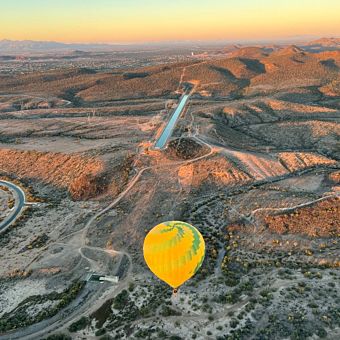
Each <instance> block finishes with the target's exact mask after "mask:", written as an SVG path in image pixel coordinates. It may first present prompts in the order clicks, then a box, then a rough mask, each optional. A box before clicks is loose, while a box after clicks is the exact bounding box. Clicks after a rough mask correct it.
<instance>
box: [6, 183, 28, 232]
mask: <svg viewBox="0 0 340 340" xmlns="http://www.w3.org/2000/svg"><path fill="white" fill-rule="evenodd" d="M0 185H2V186H5V187H7V188H8V189H9V190H11V191H12V192H13V193H14V195H15V196H16V197H15V205H14V207H13V211H12V212H11V214H10V215H9V216H8V217H7V218H5V220H3V221H2V222H1V223H0V234H1V233H3V232H5V231H6V230H7V229H8V227H10V226H11V225H12V223H14V222H15V221H16V219H17V218H18V217H19V216H20V214H21V212H22V210H23V208H24V206H25V204H26V197H25V193H24V192H23V190H22V189H21V188H19V187H18V186H17V185H15V184H13V183H11V182H7V181H0Z"/></svg>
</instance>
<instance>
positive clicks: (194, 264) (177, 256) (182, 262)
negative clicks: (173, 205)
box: [143, 221, 205, 289]
mask: <svg viewBox="0 0 340 340" xmlns="http://www.w3.org/2000/svg"><path fill="white" fill-rule="evenodd" d="M143 251H144V259H145V262H146V264H147V265H148V267H149V268H150V269H151V271H152V272H153V273H154V274H155V275H156V276H157V277H159V278H160V279H161V280H163V281H164V282H166V283H167V284H168V285H170V286H171V287H172V288H174V289H177V288H178V287H179V286H180V285H182V284H183V283H184V282H185V281H187V280H188V279H190V278H191V277H192V276H193V275H194V274H195V273H196V272H197V270H198V269H199V268H200V267H201V265H202V263H203V260H204V255H205V243H204V239H203V237H202V235H201V233H200V232H199V231H198V230H197V229H196V228H195V227H193V226H192V225H190V224H188V223H185V222H180V221H170V222H163V223H161V224H158V225H157V226H156V227H154V228H153V229H151V230H150V232H149V233H148V234H147V235H146V237H145V240H144V247H143Z"/></svg>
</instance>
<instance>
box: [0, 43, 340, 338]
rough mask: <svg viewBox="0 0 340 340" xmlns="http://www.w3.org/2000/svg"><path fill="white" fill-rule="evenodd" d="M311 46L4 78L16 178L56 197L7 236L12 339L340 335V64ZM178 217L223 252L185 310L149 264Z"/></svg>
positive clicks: (3, 250)
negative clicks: (182, 101) (151, 239)
mask: <svg viewBox="0 0 340 340" xmlns="http://www.w3.org/2000/svg"><path fill="white" fill-rule="evenodd" d="M317 44H319V43H317ZM311 46H312V45H308V46H307V45H306V46H302V47H301V46H285V47H279V46H267V47H259V46H256V47H244V48H243V47H241V48H239V47H237V46H234V47H233V48H232V50H231V51H229V50H228V51H227V52H226V51H224V50H221V51H214V54H211V55H210V54H206V55H205V56H204V58H203V57H195V58H194V57H192V56H191V57H190V56H186V57H185V58H184V59H185V62H184V61H181V60H182V59H179V61H178V60H177V59H176V58H175V57H174V59H171V60H170V59H164V58H163V57H162V58H160V57H159V56H158V55H157V56H150V60H151V61H149V64H147V63H146V62H145V60H144V59H143V60H141V61H140V66H139V67H138V66H136V64H135V61H136V59H138V56H136V55H134V56H133V62H132V61H131V63H130V64H129V63H128V62H127V60H125V61H124V62H122V64H119V65H116V64H114V65H111V66H112V67H113V68H112V69H110V68H108V67H105V68H102V69H101V68H95V69H91V68H72V69H71V68H70V69H68V68H65V64H62V65H60V67H55V65H58V62H59V61H58V60H55V61H53V67H52V66H50V67H48V66H46V70H41V69H39V70H37V71H36V72H22V73H17V74H16V76H15V77H10V76H6V75H2V76H0V175H1V176H6V177H7V178H8V179H9V180H12V181H16V183H17V185H19V186H20V187H22V188H23V189H24V190H26V191H27V192H29V193H30V200H31V201H32V202H33V200H34V199H36V200H37V201H39V203H38V204H35V205H29V206H28V207H27V208H26V209H25V211H24V213H23V215H22V216H21V217H20V218H19V219H18V220H17V221H15V223H14V224H13V225H12V226H11V227H10V228H9V229H8V230H7V231H6V233H4V234H3V235H1V239H0V258H1V263H2V265H1V267H0V288H1V289H0V316H1V320H0V334H1V335H0V337H1V338H3V339H9V338H11V339H39V338H46V337H47V336H49V335H52V334H59V333H62V334H65V335H70V336H71V337H72V338H74V339H82V338H86V339H98V338H100V337H102V336H103V335H106V336H108V337H107V339H110V338H111V337H112V338H119V339H136V338H143V339H163V338H165V337H166V336H167V337H169V338H170V337H171V338H172V339H225V338H228V339H247V340H248V339H287V338H288V337H290V336H294V338H295V339H317V338H322V337H323V338H330V339H332V338H337V335H338V333H339V332H338V330H339V327H340V324H339V320H340V318H339V313H338V305H339V297H338V294H337V293H338V291H339V288H340V287H339V282H340V280H339V265H340V263H339V256H340V253H339V242H338V237H339V232H340V230H339V226H340V224H339V221H338V215H339V214H338V212H339V190H340V189H339V159H340V153H339V145H338V139H339V134H340V131H339V112H340V106H339V104H338V100H339V96H340V92H339V86H338V83H337V82H338V76H339V68H340V57H339V53H340V52H339V51H337V50H334V51H326V52H325V51H323V50H322V49H321V50H320V48H318V49H317V50H313V51H311ZM313 46H314V45H313ZM318 46H319V45H318ZM96 58H99V59H100V58H101V57H96ZM105 58H107V56H105ZM105 60H107V59H105ZM160 60H161V61H162V62H163V63H161V61H160ZM164 60H165V61H164ZM93 62H94V63H95V64H96V63H98V64H100V65H102V64H101V62H102V60H97V59H96V60H94V61H93ZM105 62H106V61H105ZM0 63H1V62H0ZM116 63H118V61H116ZM125 65H134V66H125ZM0 66H1V65H0ZM39 67H40V66H39ZM21 69H22V68H21ZM113 69H114V71H112V70H113ZM108 70H110V71H108ZM13 72H15V70H13ZM185 91H187V93H189V92H190V93H191V97H190V101H189V104H188V105H187V107H186V109H185V110H184V111H183V113H182V115H181V117H180V118H179V120H178V123H177V125H176V128H175V129H174V131H173V134H172V138H171V140H170V142H169V143H168V146H167V148H166V149H165V150H156V149H154V147H153V146H154V143H155V141H156V139H157V136H159V135H160V133H161V132H162V129H163V128H164V126H165V125H166V122H167V121H168V119H169V117H170V116H171V114H172V112H173V109H174V107H175V106H176V104H177V102H178V98H179V96H180V95H181V94H182V93H184V92H185ZM10 198H11V197H10V196H9V193H8V192H6V191H4V190H3V189H2V188H0V219H1V218H3V217H4V216H5V215H6V214H8V211H9V200H10ZM166 220H183V221H187V222H188V223H191V224H193V225H194V226H196V227H197V228H198V229H199V230H200V231H201V233H202V235H203V236H204V238H205V242H206V257H205V260H204V263H203V266H202V268H201V269H200V271H199V272H198V273H197V275H195V277H194V278H193V279H192V280H190V281H189V282H187V283H186V284H184V285H183V286H182V287H181V288H180V290H179V293H178V294H177V295H176V296H173V295H172V291H171V289H170V288H169V287H167V286H166V285H165V284H163V283H161V282H160V281H159V280H158V279H156V278H155V277H154V276H153V275H152V274H151V273H150V271H149V270H148V268H147V267H146V265H145V263H144V260H143V254H142V244H143V240H144V237H145V235H146V233H147V232H148V231H149V230H150V229H151V228H152V227H153V226H155V225H156V224H158V223H160V222H162V221H166ZM92 273H96V274H100V275H110V276H118V277H119V282H118V284H111V283H103V284H102V283H100V282H99V281H96V280H95V279H94V280H91V281H87V280H89V278H90V276H91V274H92ZM16 328H19V329H16ZM9 331H13V333H11V334H10V335H9V334H8V332H9ZM103 339H105V337H104V338H103Z"/></svg>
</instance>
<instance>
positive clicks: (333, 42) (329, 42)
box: [307, 38, 340, 47]
mask: <svg viewBox="0 0 340 340" xmlns="http://www.w3.org/2000/svg"><path fill="white" fill-rule="evenodd" d="M307 45H309V46H317V45H318V46H324V47H336V46H338V47H340V38H321V39H317V40H313V41H310V42H309V43H307Z"/></svg>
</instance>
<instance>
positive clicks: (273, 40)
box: [0, 34, 340, 46]
mask: <svg viewBox="0 0 340 340" xmlns="http://www.w3.org/2000/svg"><path fill="white" fill-rule="evenodd" d="M334 38H335V39H338V38H340V36H338V35H336V34H335V35H314V34H305V35H298V36H287V37H278V38H265V37H263V38H249V39H246V38H241V39H192V40H191V39H178V40H177V39H171V40H145V41H125V42H114V41H71V42H70V41H64V40H39V39H37V40H36V39H8V38H2V39H0V41H9V42H28V41H30V42H42V43H59V44H65V45H72V44H79V45H112V46H114V45H147V44H151V45H152V44H162V43H163V44H176V43H177V44H178V43H181V44H183V43H231V44H237V43H250V42H275V41H282V42H285V41H294V40H295V41H299V40H300V41H303V40H304V39H313V40H314V39H334Z"/></svg>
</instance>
